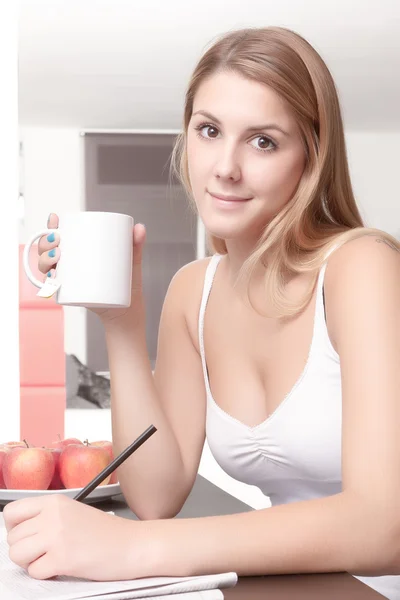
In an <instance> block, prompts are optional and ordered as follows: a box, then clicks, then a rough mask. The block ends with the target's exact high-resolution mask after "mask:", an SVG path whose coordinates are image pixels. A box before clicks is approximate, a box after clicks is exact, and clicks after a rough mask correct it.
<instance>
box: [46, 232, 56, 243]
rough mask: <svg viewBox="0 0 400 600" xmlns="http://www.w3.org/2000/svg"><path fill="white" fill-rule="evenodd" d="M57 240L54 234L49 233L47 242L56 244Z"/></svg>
mask: <svg viewBox="0 0 400 600" xmlns="http://www.w3.org/2000/svg"><path fill="white" fill-rule="evenodd" d="M55 239H56V238H55V237H54V233H49V235H48V236H47V241H48V242H54V240H55Z"/></svg>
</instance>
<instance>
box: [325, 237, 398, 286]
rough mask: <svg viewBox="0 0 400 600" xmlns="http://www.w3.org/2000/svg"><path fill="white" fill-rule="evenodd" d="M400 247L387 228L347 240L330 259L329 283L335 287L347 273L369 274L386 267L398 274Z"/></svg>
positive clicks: (327, 270)
mask: <svg viewBox="0 0 400 600" xmlns="http://www.w3.org/2000/svg"><path fill="white" fill-rule="evenodd" d="M399 249H400V244H399V247H396V246H395V245H394V244H392V242H390V241H389V240H387V239H386V238H385V237H384V234H383V232H382V236H379V235H369V234H368V235H367V234H366V235H363V236H361V237H359V238H357V239H354V240H350V241H348V242H346V243H344V244H343V245H342V246H340V247H339V248H338V249H337V250H335V251H334V252H333V253H332V255H331V256H330V258H329V259H328V265H327V269H326V278H325V279H326V283H327V286H328V287H333V285H334V284H335V282H336V283H338V282H339V281H340V280H342V279H343V276H346V274H347V273H349V274H351V275H353V276H354V275H360V276H363V275H366V276H367V277H368V275H369V276H373V275H374V273H377V270H380V269H383V271H384V273H386V274H390V273H391V274H394V273H395V272H396V270H397V269H399V267H400V250H399ZM330 284H332V285H330Z"/></svg>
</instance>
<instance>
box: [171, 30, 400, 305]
mask: <svg viewBox="0 0 400 600" xmlns="http://www.w3.org/2000/svg"><path fill="white" fill-rule="evenodd" d="M224 71H225V72H226V71H229V72H233V73H237V74H238V75H241V76H243V77H245V78H247V79H248V80H253V81H257V82H259V83H264V84H265V85H267V86H269V87H270V88H272V89H273V90H274V91H275V92H276V93H277V94H278V95H279V96H280V97H281V98H282V99H283V100H284V101H285V102H286V105H287V106H288V107H289V109H290V110H292V111H293V114H294V116H295V118H296V121H297V123H298V126H299V130H300V134H301V137H302V141H303V145H304V149H305V156H306V161H305V168H304V171H303V174H302V177H301V180H300V181H299V184H298V186H297V188H296V190H295V192H294V194H293V196H292V197H291V198H290V199H289V201H288V202H287V203H286V204H285V206H284V207H283V208H282V209H281V210H280V212H279V213H278V214H277V215H275V216H274V218H273V219H272V220H271V221H269V222H268V223H267V224H266V226H265V229H264V231H263V232H262V234H261V236H260V238H259V240H258V243H257V244H256V246H255V248H254V250H253V251H252V253H251V254H250V255H249V256H248V257H247V259H246V260H245V262H244V263H243V265H242V267H241V270H240V272H239V276H238V280H237V283H239V281H244V282H245V283H246V286H245V287H246V289H247V298H248V300H249V301H250V298H249V295H248V283H249V281H250V279H251V277H252V274H253V273H254V271H255V269H256V267H257V265H258V264H260V263H261V264H263V265H265V266H267V267H268V268H266V269H265V291H266V294H267V297H268V299H269V301H270V302H271V303H272V306H273V307H274V308H275V311H274V314H275V315H276V314H277V315H278V316H281V317H284V316H291V315H295V314H297V313H299V312H301V311H302V310H303V309H304V308H305V307H306V306H307V304H308V302H309V301H310V299H311V297H312V294H313V290H314V287H315V283H316V280H317V276H318V271H319V269H320V267H321V266H322V264H323V263H324V261H325V259H326V255H327V252H328V251H329V250H330V249H331V247H333V246H336V245H338V246H339V245H342V244H344V243H345V242H347V241H349V240H351V239H354V238H357V237H360V236H362V235H379V236H380V237H384V238H385V239H387V241H389V242H390V243H391V244H392V245H393V246H394V247H395V248H397V249H398V250H400V243H399V242H398V241H397V240H396V238H394V237H393V236H391V235H390V234H388V233H386V232H382V231H380V230H378V229H374V228H367V227H365V225H364V223H363V219H362V217H361V214H360V212H359V210H358V208H357V205H356V201H355V198H354V193H353V189H352V185H351V181H350V175H349V168H348V162H347V153H346V144H345V138H344V131H343V122H342V116H341V110H340V104H339V99H338V93H337V90H336V86H335V83H334V80H333V78H332V76H331V74H330V72H329V70H328V67H327V66H326V64H325V63H324V61H323V60H322V58H321V56H320V55H319V54H318V53H317V51H316V50H315V49H314V48H313V47H312V46H311V45H310V44H309V43H308V42H307V41H306V40H305V39H304V38H303V37H301V36H300V35H299V34H297V33H295V32H294V31H292V30H290V29H286V28H283V27H265V28H247V29H240V30H235V31H231V32H228V33H226V34H224V35H223V36H222V37H220V38H219V39H217V41H215V42H214V43H213V45H212V46H211V47H210V48H209V49H208V50H206V52H205V53H204V54H203V56H202V57H201V59H200V60H199V62H198V64H197V66H196V67H195V69H194V71H193V74H192V76H191V78H190V81H189V84H188V87H187V90H186V95H185V106H184V116H183V128H182V132H181V133H180V134H179V135H178V137H177V139H176V142H175V145H174V148H173V151H172V157H171V174H175V175H176V176H177V177H178V179H179V181H180V182H181V184H182V186H183V187H184V189H185V191H186V193H187V195H188V197H189V200H190V201H191V204H192V205H193V206H195V203H194V199H193V194H192V189H191V185H190V178H189V171H188V161H187V150H186V144H187V130H188V125H189V121H190V119H191V116H192V111H193V103H194V98H195V96H196V92H197V90H198V89H199V86H200V85H201V84H202V82H203V81H204V80H205V79H207V78H208V77H210V76H211V75H213V74H215V73H218V72H224ZM207 241H208V245H209V248H210V250H211V251H212V252H217V253H219V254H226V253H227V248H226V244H225V241H224V240H223V239H221V238H217V237H215V236H212V235H208V240H207ZM300 273H312V275H313V276H312V277H311V278H310V279H311V283H310V285H309V287H308V289H307V290H306V293H305V295H304V296H303V298H302V299H301V301H300V302H299V301H298V302H296V303H291V302H289V300H288V299H287V298H286V296H285V282H286V278H287V276H288V275H289V276H294V275H296V274H300Z"/></svg>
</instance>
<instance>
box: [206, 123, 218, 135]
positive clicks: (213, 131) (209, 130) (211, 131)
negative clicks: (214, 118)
mask: <svg viewBox="0 0 400 600" xmlns="http://www.w3.org/2000/svg"><path fill="white" fill-rule="evenodd" d="M204 129H207V133H208V137H214V135H213V134H215V136H217V135H218V130H217V129H216V128H215V127H213V126H212V125H206V126H205V127H204Z"/></svg>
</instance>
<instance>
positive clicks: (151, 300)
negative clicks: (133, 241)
mask: <svg viewBox="0 0 400 600" xmlns="http://www.w3.org/2000/svg"><path fill="white" fill-rule="evenodd" d="M174 141H175V136H174V135H169V134H165V135H164V134H133V133H132V134H130V133H127V134H124V133H121V134H119V133H118V134H116V133H110V134H108V133H85V135H84V163H85V164H84V170H85V204H86V207H85V209H86V210H95V211H110V212H121V213H126V214H129V215H131V216H132V217H133V218H134V220H135V223H139V222H140V223H144V225H145V226H146V231H147V241H146V245H145V250H144V256H143V286H144V295H145V300H146V312H147V318H146V327H147V346H148V350H149V355H150V360H151V362H152V366H153V367H154V364H155V360H156V355H157V338H158V327H159V321H160V314H161V308H162V304H163V301H164V297H165V294H166V291H167V288H168V285H169V283H170V281H171V278H172V277H173V275H174V274H175V273H176V271H178V270H179V269H180V267H182V266H183V265H185V264H187V263H188V262H191V261H192V260H195V258H196V247H197V239H196V238H197V219H196V215H195V214H194V213H193V210H192V209H191V208H190V206H189V203H188V200H187V197H186V194H185V192H184V190H183V188H182V187H181V185H180V184H179V183H178V182H177V181H176V180H175V179H173V180H172V182H171V181H170V179H169V166H170V158H171V152H172V147H173V143H174ZM105 243H106V240H105ZM87 364H88V367H89V368H90V369H92V370H94V371H108V359H107V350H106V344H105V337H104V330H103V326H102V324H101V322H100V320H99V319H98V318H97V316H96V315H94V314H92V313H91V312H90V311H88V313H87Z"/></svg>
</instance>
